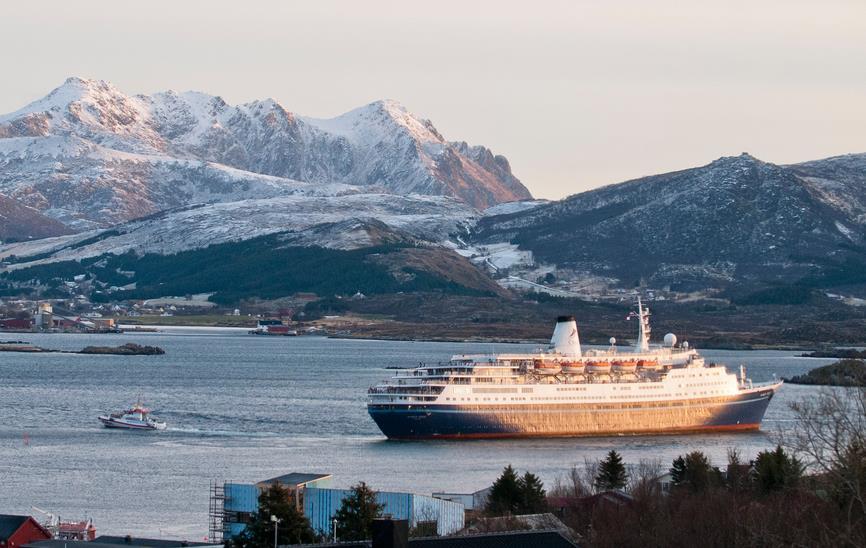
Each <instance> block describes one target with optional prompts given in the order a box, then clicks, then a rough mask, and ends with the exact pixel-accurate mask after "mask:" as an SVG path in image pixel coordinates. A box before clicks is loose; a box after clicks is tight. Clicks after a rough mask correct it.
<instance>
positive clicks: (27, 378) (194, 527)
mask: <svg viewBox="0 0 866 548" xmlns="http://www.w3.org/2000/svg"><path fill="white" fill-rule="evenodd" d="M15 338H20V339H22V340H27V341H30V342H33V343H34V344H37V345H40V346H44V347H49V348H56V349H70V350H72V349H80V348H82V347H84V346H86V345H89V344H107V345H116V344H121V343H124V342H139V343H142V344H155V345H159V346H161V347H163V348H164V349H165V350H166V354H165V355H164V356H131V357H120V356H79V355H63V354H44V355H28V354H17V353H2V354H0V417H2V421H0V513H29V512H30V507H31V505H32V506H38V507H41V508H45V509H48V510H51V511H53V512H55V513H57V514H60V515H61V516H62V517H64V518H70V519H71V518H80V517H83V516H92V517H93V518H94V522H95V524H96V526H97V529H98V531H99V532H100V533H109V534H126V533H130V534H133V535H145V534H146V535H150V536H159V535H162V536H166V537H186V538H201V537H202V536H204V535H205V534H206V533H207V508H208V486H209V483H210V481H211V480H221V481H222V480H236V481H249V482H254V481H257V480H261V479H265V478H268V477H272V476H275V475H279V474H283V473H286V472H292V471H298V472H325V473H331V474H333V475H334V484H335V485H336V486H349V485H351V484H352V483H354V482H357V481H359V480H365V481H367V482H368V483H369V484H371V485H372V486H373V487H374V488H377V489H393V490H409V491H415V492H418V493H427V494H429V493H430V492H432V491H438V490H448V491H458V492H467V491H473V490H476V489H480V488H483V487H485V486H487V485H489V484H490V483H491V482H492V481H493V480H494V479H495V478H496V476H497V475H498V474H499V472H501V470H502V468H503V467H504V466H505V465H506V464H508V463H511V464H513V465H514V466H515V467H516V468H518V469H519V470H521V471H522V470H530V471H533V472H535V473H537V474H538V475H540V476H541V478H542V479H543V480H545V481H546V482H548V483H550V482H552V481H553V479H554V478H555V477H557V476H558V475H560V474H562V473H564V472H565V471H566V470H567V469H568V468H569V467H570V466H572V465H573V464H583V462H584V458H585V457H589V458H596V457H599V458H600V457H602V456H603V454H604V453H605V452H607V451H609V450H610V449H611V448H616V449H617V450H618V451H620V452H621V453H622V454H623V455H624V457H625V460H626V461H628V462H637V461H638V460H639V459H641V458H660V459H662V460H663V461H664V462H666V463H668V462H670V460H672V459H673V458H674V457H675V456H677V455H679V454H681V453H684V452H686V451H689V450H692V449H702V450H704V451H705V452H706V453H708V454H709V455H710V456H711V457H712V458H713V459H714V460H715V461H716V462H717V463H719V464H721V463H723V462H724V461H725V455H726V451H727V449H728V448H732V447H737V448H739V449H740V450H741V451H742V453H743V454H744V456H745V457H746V458H751V457H753V456H754V454H755V453H756V452H757V451H759V450H761V449H763V448H766V447H769V446H770V445H772V443H773V442H772V439H771V437H770V433H771V432H772V431H773V430H775V429H778V428H781V429H784V428H785V427H786V424H790V419H791V415H790V412H789V411H788V407H787V404H788V403H789V402H791V401H794V400H796V399H799V398H803V397H809V396H810V395H813V394H814V393H815V390H816V389H814V388H807V387H800V386H785V387H783V389H782V390H781V392H780V393H779V394H778V396H777V397H776V398H775V399H774V400H773V401H772V403H771V404H770V408H769V410H768V412H767V416H766V419H765V421H764V431H762V432H758V433H751V434H713V435H701V436H660V437H616V438H601V439H556V440H503V441H466V442H454V441H449V442H388V441H386V440H385V439H384V438H383V436H382V435H381V434H380V433H379V431H378V430H377V428H376V426H375V424H374V423H373V422H372V420H370V419H369V417H368V416H367V414H366V410H365V407H364V399H365V391H366V389H367V387H368V386H370V385H372V384H374V383H375V382H377V381H378V380H380V379H382V378H384V377H387V376H388V375H389V373H390V372H389V371H386V370H385V369H384V368H385V367H387V366H406V365H411V364H415V363H418V362H420V361H439V360H443V359H448V357H450V355H451V354H454V353H458V352H483V351H490V350H495V351H501V352H504V351H515V350H518V349H521V348H522V349H533V348H535V346H536V345H505V344H495V345H492V344H476V343H473V344H455V343H419V342H381V341H355V340H333V339H324V338H312V337H311V338H305V337H299V338H269V337H251V336H248V335H246V334H245V332H244V331H233V330H201V329H175V330H172V331H171V332H167V333H153V334H130V335H20V336H19V335H9V334H0V339H3V340H6V339H15ZM703 354H704V355H705V356H706V357H707V358H708V360H711V361H718V362H722V363H727V364H728V365H729V366H730V367H731V368H733V367H736V366H737V365H739V364H740V363H744V364H746V366H747V368H748V373H749V376H751V377H752V378H753V379H754V380H755V381H756V382H758V381H765V380H771V379H772V378H773V375H774V374H775V375H777V376H790V375H793V374H797V373H802V372H804V371H807V370H808V369H811V368H812V367H817V366H819V365H823V364H825V363H830V362H832V361H833V360H829V359H807V358H798V357H795V353H794V352H776V351H756V352H733V351H705V352H703ZM139 396H141V397H142V398H143V399H144V400H145V402H146V403H148V404H149V405H150V406H151V407H153V409H154V413H155V414H157V415H158V416H160V417H161V418H163V419H165V420H166V421H167V422H168V423H169V429H168V430H167V431H165V432H159V433H153V432H123V431H113V430H107V429H104V428H102V427H101V426H100V424H99V423H98V422H97V420H96V416H97V415H99V414H101V413H105V412H107V411H115V410H120V409H121V408H124V407H125V406H126V405H128V404H130V403H132V402H133V401H135V400H136V399H137V398H138V397H139ZM25 440H27V441H29V443H25Z"/></svg>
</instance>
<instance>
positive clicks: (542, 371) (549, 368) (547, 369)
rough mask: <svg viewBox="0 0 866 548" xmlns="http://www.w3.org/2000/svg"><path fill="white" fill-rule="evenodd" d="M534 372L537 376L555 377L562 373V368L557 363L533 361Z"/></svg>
mask: <svg viewBox="0 0 866 548" xmlns="http://www.w3.org/2000/svg"><path fill="white" fill-rule="evenodd" d="M533 365H534V368H535V372H536V373H538V374H539V375H556V374H557V373H559V372H560V371H562V366H561V365H559V363H557V362H548V361H544V360H535V361H534V362H533Z"/></svg>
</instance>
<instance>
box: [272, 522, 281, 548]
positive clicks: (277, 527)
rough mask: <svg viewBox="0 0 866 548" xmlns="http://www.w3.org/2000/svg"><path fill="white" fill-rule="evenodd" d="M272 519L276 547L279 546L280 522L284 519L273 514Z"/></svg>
mask: <svg viewBox="0 0 866 548" xmlns="http://www.w3.org/2000/svg"><path fill="white" fill-rule="evenodd" d="M271 521H272V522H273V524H274V548H277V531H279V528H280V522H281V521H283V520H281V519H280V518H278V517H277V516H274V515H271Z"/></svg>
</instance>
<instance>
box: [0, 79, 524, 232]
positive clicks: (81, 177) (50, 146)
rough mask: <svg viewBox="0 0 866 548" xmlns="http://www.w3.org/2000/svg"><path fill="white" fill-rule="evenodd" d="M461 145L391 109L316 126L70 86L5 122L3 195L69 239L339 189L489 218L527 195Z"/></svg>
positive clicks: (501, 168)
mask: <svg viewBox="0 0 866 548" xmlns="http://www.w3.org/2000/svg"><path fill="white" fill-rule="evenodd" d="M461 143H462V142H455V143H452V142H449V141H447V140H445V138H444V137H443V136H442V135H441V134H440V133H439V132H438V131H437V130H436V128H435V126H433V124H432V122H430V121H429V120H422V119H420V118H418V117H416V116H414V115H413V114H411V113H410V112H409V111H408V110H407V109H405V107H402V106H401V105H399V103H396V102H395V101H377V102H374V103H371V104H369V105H365V106H362V107H359V108H357V109H354V110H352V111H349V112H348V113H345V114H343V115H340V116H337V117H335V118H332V119H329V120H320V119H314V118H306V117H302V116H298V115H296V114H294V113H292V112H290V111H289V110H288V109H286V108H284V107H283V106H282V105H280V104H279V103H278V102H277V101H275V100H273V99H264V100H258V101H251V102H248V103H244V104H240V105H229V104H228V103H227V102H226V101H224V100H223V99H222V98H221V97H219V96H214V95H209V94H206V93H202V92H183V93H177V92H174V91H167V92H159V93H154V94H152V95H127V94H124V93H122V92H120V91H119V90H118V89H117V88H115V87H114V86H113V85H111V84H110V83H108V82H105V81H99V80H88V79H83V78H77V77H71V78H68V79H67V80H66V81H65V82H64V84H63V85H61V86H59V87H58V88H56V89H54V90H53V91H52V92H50V93H49V94H48V95H46V96H45V97H43V98H40V99H37V100H35V101H33V102H31V103H30V104H28V105H27V106H25V107H23V108H21V109H19V110H17V111H15V112H12V113H10V114H6V115H2V116H0V192H5V193H6V194H7V195H8V196H10V197H11V198H13V199H16V200H19V201H20V202H22V203H23V204H25V205H27V206H29V207H33V208H35V209H38V210H40V211H43V212H45V213H46V214H47V215H48V216H49V217H52V218H55V219H56V220H59V221H61V222H63V223H64V224H66V225H67V226H69V227H70V228H71V229H72V230H86V229H88V228H94V227H108V226H111V225H113V224H117V223H119V222H124V221H129V220H132V219H135V218H138V217H142V216H146V215H149V214H152V213H155V212H156V211H159V210H162V209H169V208H173V207H178V206H183V205H191V204H193V203H199V202H208V201H234V200H236V199H248V198H266V197H271V196H276V195H287V194H288V195H291V194H297V193H307V192H312V193H318V194H322V192H321V190H316V187H320V188H321V187H328V186H334V185H338V192H377V193H388V194H398V195H408V194H424V195H430V196H446V197H454V198H457V199H459V200H461V201H464V202H466V203H467V204H469V205H470V206H473V207H476V208H481V209H483V208H486V207H488V206H491V205H495V204H497V203H500V202H509V201H514V200H522V199H529V198H531V195H530V193H529V191H528V190H527V189H526V187H525V186H523V184H522V183H520V181H519V180H518V179H517V178H516V177H515V176H514V175H513V174H512V173H511V168H510V164H509V163H508V161H507V160H506V159H505V158H504V157H501V156H495V155H493V154H492V152H490V151H489V150H488V149H486V148H484V147H469V146H468V145H462V144H461ZM339 185H343V186H342V187H339Z"/></svg>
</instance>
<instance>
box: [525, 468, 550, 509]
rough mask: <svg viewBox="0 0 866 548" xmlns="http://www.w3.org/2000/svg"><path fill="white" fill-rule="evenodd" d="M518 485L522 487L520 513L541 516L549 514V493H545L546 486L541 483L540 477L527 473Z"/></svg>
mask: <svg viewBox="0 0 866 548" xmlns="http://www.w3.org/2000/svg"><path fill="white" fill-rule="evenodd" d="M518 485H519V486H520V503H519V504H518V506H517V512H518V513H520V514H540V513H542V512H547V510H548V507H547V493H545V491H544V484H542V483H541V480H539V479H538V476H536V475H535V474H532V473H530V472H526V473H525V474H524V475H523V477H522V478H520V479H519V480H518Z"/></svg>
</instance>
